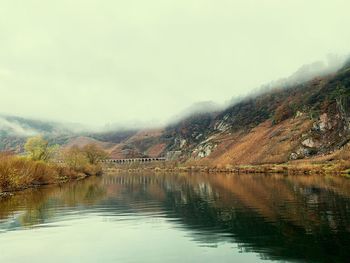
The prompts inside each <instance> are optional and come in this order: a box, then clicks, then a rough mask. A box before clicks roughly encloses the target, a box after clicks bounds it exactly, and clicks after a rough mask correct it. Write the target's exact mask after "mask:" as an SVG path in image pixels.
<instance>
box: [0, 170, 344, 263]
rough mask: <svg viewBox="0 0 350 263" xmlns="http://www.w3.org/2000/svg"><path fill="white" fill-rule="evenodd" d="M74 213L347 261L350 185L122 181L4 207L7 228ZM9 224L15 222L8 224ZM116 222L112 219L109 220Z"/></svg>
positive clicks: (0, 212)
mask: <svg viewBox="0 0 350 263" xmlns="http://www.w3.org/2000/svg"><path fill="white" fill-rule="evenodd" d="M70 211H73V212H76V211H78V212H79V213H80V214H81V213H85V212H87V213H89V212H96V213H97V214H98V215H99V216H111V217H115V218H116V219H117V220H118V219H119V218H120V217H119V216H121V215H134V216H139V215H141V216H146V217H164V218H167V219H168V220H169V221H171V222H174V223H175V224H176V226H179V227H181V228H182V229H184V230H186V233H189V235H190V236H191V238H192V239H193V240H196V241H197V242H200V243H201V244H203V245H211V244H215V243H217V242H234V243H238V244H239V246H240V247H241V248H242V249H243V250H249V251H254V252H258V253H261V255H262V257H266V258H272V259H279V260H306V261H317V262H334V261H340V262H341V261H344V259H345V258H348V257H349V256H350V251H349V250H348V249H346V248H344V247H342V246H343V245H349V244H350V180H346V179H343V178H334V177H332V178H327V177H322V176H288V177H286V176H282V175H232V174H228V175H226V174H218V175H214V174H185V175H181V174H120V175H110V176H103V177H100V178H97V177H93V178H89V179H87V180H84V181H80V182H74V183H72V184H65V185H63V186H62V187H48V188H43V189H37V190H29V191H26V192H23V193H19V194H16V195H15V196H13V197H11V198H8V199H6V200H3V201H1V202H0V222H1V221H3V222H6V221H7V225H6V227H3V226H2V223H0V229H1V228H4V229H5V228H6V229H14V228H16V227H20V226H32V225H38V224H43V223H46V222H50V220H51V219H54V218H55V217H60V216H62V217H63V216H64V214H65V213H69V212H70ZM9 217H14V218H15V220H14V221H13V222H12V223H11V224H12V225H11V224H10V225H9V224H8V221H10V220H8V219H6V218H9ZM110 219H111V218H110Z"/></svg>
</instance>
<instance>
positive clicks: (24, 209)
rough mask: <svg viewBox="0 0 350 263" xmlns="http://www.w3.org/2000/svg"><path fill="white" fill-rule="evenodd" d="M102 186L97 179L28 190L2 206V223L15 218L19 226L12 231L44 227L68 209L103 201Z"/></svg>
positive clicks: (15, 224)
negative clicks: (20, 228) (35, 226)
mask: <svg viewBox="0 0 350 263" xmlns="http://www.w3.org/2000/svg"><path fill="white" fill-rule="evenodd" d="M100 183H101V179H100V178H97V177H95V178H90V179H89V180H84V181H81V182H73V183H71V184H64V185H62V186H50V187H46V188H40V189H29V190H27V191H23V192H20V193H17V194H16V195H14V196H12V197H9V198H7V199H5V200H2V201H1V202H0V222H1V221H3V220H5V219H6V218H8V217H10V216H15V219H16V222H15V223H14V224H13V227H19V226H31V225H37V224H42V223H45V222H47V221H48V220H49V219H50V218H52V217H54V216H56V215H60V214H62V213H63V212H64V211H63V209H64V208H65V207H66V208H67V209H69V208H72V207H75V206H77V205H91V204H93V203H96V202H98V201H99V200H101V199H102V198H103V197H104V196H105V191H104V188H102V187H101V186H100ZM48 208H49V209H48ZM18 214H19V215H18ZM0 229H1V225H0Z"/></svg>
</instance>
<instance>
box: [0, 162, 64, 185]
mask: <svg viewBox="0 0 350 263" xmlns="http://www.w3.org/2000/svg"><path fill="white" fill-rule="evenodd" d="M58 177H59V171H58V170H57V168H56V167H55V165H52V164H48V163H45V162H43V161H33V160H31V159H28V158H25V157H19V156H14V155H0V190H1V191H8V190H16V189H20V188H25V187H27V186H30V185H36V184H48V183H52V182H54V181H55V180H57V178H58Z"/></svg>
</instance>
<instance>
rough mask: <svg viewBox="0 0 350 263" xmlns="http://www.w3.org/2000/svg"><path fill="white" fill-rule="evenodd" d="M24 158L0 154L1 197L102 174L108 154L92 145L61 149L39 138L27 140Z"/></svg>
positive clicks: (10, 154)
mask: <svg viewBox="0 0 350 263" xmlns="http://www.w3.org/2000/svg"><path fill="white" fill-rule="evenodd" d="M24 148H25V155H23V156H22V155H21V156H20V155H14V154H12V153H0V193H1V192H6V191H15V190H21V189H25V188H28V187H31V186H35V185H44V184H51V183H57V182H62V181H67V180H72V179H78V178H83V177H86V176H91V175H100V174H102V167H101V166H100V164H99V162H100V161H102V160H103V159H105V158H107V156H108V154H107V153H106V152H105V151H104V150H103V149H101V148H100V147H99V146H97V145H95V144H88V145H86V146H84V147H78V146H73V147H70V148H60V147H59V146H58V145H50V144H49V142H48V141H47V140H45V139H44V138H43V137H41V136H36V137H32V138H29V139H28V140H27V142H26V144H25V146H24Z"/></svg>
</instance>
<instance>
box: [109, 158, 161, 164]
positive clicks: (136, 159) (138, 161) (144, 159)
mask: <svg viewBox="0 0 350 263" xmlns="http://www.w3.org/2000/svg"><path fill="white" fill-rule="evenodd" d="M165 160H166V159H165V158H164V157H155V158H128V159H106V160H104V161H103V162H104V163H146V162H164V161H165Z"/></svg>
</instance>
